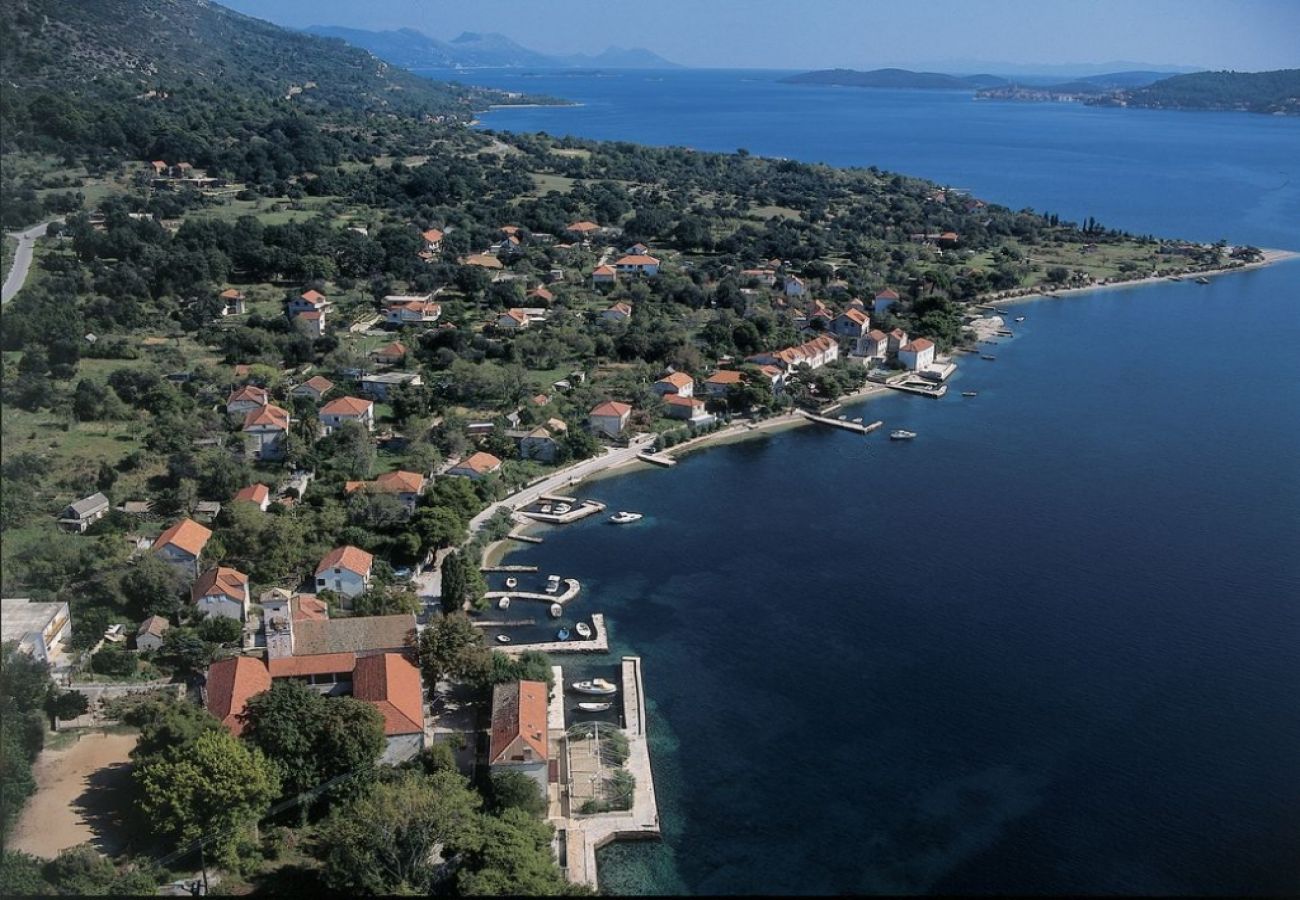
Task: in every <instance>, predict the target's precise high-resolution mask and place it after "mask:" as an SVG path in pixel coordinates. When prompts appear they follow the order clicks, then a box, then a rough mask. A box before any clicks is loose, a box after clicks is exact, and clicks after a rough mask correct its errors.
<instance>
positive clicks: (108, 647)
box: [90, 643, 136, 678]
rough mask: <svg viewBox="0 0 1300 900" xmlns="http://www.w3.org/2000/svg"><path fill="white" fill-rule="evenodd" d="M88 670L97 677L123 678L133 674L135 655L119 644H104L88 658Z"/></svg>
mask: <svg viewBox="0 0 1300 900" xmlns="http://www.w3.org/2000/svg"><path fill="white" fill-rule="evenodd" d="M90 668H91V671H93V672H95V673H97V674H99V675H110V676H113V677H115V678H125V677H126V676H128V675H134V674H135V670H136V658H135V654H134V653H132V652H131V651H130V650H128V649H126V647H124V646H122V645H121V644H114V643H105V644H104V646H103V647H101V648H100V649H99V650H97V651H95V655H94V656H92V657H91V658H90Z"/></svg>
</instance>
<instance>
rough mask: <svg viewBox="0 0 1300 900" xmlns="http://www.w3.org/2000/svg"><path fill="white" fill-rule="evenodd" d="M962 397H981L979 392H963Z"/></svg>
mask: <svg viewBox="0 0 1300 900" xmlns="http://www.w3.org/2000/svg"><path fill="white" fill-rule="evenodd" d="M961 395H962V396H963V397H978V396H979V392H978V391H962V392H961Z"/></svg>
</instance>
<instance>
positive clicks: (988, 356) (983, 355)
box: [980, 353, 997, 362]
mask: <svg viewBox="0 0 1300 900" xmlns="http://www.w3.org/2000/svg"><path fill="white" fill-rule="evenodd" d="M980 359H987V360H988V361H989V362H992V361H993V360H995V359H997V357H996V356H994V355H993V354H992V353H981V354H980Z"/></svg>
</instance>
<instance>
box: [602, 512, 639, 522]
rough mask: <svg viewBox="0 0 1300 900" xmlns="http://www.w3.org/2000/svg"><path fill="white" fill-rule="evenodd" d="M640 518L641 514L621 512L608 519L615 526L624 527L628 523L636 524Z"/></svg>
mask: <svg viewBox="0 0 1300 900" xmlns="http://www.w3.org/2000/svg"><path fill="white" fill-rule="evenodd" d="M640 518H641V513H638V512H627V511H626V510H623V511H621V512H617V513H615V514H614V515H612V516H610V517H609V520H610V521H611V522H613V523H614V524H615V525H626V524H627V523H629V522H636V521H638V520H639V519H640Z"/></svg>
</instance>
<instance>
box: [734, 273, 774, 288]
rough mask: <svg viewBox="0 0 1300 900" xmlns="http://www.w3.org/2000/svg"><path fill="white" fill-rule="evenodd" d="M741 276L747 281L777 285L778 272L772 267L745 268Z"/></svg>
mask: <svg viewBox="0 0 1300 900" xmlns="http://www.w3.org/2000/svg"><path fill="white" fill-rule="evenodd" d="M740 277H741V278H743V279H745V280H746V281H755V282H757V283H759V284H761V285H763V286H764V287H774V286H775V285H776V273H775V272H773V271H772V270H771V269H743V270H742V271H741V273H740Z"/></svg>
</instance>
